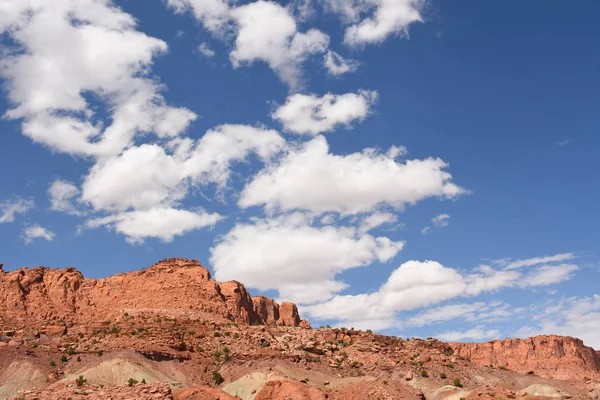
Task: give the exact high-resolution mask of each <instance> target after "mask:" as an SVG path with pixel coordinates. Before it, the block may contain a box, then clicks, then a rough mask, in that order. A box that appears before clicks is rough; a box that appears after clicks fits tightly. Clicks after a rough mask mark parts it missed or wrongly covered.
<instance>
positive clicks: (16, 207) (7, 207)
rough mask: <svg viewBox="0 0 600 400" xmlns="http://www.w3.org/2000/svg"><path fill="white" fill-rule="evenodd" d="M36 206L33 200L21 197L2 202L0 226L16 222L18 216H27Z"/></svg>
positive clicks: (0, 206)
mask: <svg viewBox="0 0 600 400" xmlns="http://www.w3.org/2000/svg"><path fill="white" fill-rule="evenodd" d="M34 206H35V203H34V202H33V200H31V199H23V198H20V197H14V198H12V199H10V200H5V201H3V202H0V224H3V223H8V222H14V221H15V217H16V215H17V214H26V213H27V212H29V210H31V209H32V208H33V207H34Z"/></svg>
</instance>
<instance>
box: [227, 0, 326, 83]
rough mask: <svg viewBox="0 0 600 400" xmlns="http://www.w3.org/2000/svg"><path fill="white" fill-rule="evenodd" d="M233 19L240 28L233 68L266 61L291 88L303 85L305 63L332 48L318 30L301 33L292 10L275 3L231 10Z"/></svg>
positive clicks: (231, 57) (254, 4) (232, 53)
mask: <svg viewBox="0 0 600 400" xmlns="http://www.w3.org/2000/svg"><path fill="white" fill-rule="evenodd" d="M231 16H232V17H233V19H235V21H236V24H237V27H238V30H237V38H236V40H235V47H234V49H233V51H232V52H231V53H230V55H229V56H230V59H231V62H232V64H233V66H234V67H239V66H240V65H242V64H251V63H253V62H254V61H264V62H266V63H267V64H268V65H269V67H271V69H273V70H274V71H275V72H276V73H277V75H278V76H279V78H280V79H281V80H282V81H284V82H285V83H287V84H288V85H289V86H290V88H292V89H297V88H298V87H299V85H300V79H301V77H302V71H301V65H302V63H303V62H304V61H305V60H306V59H307V58H308V57H309V56H311V55H314V54H320V53H324V52H325V51H326V50H327V47H328V46H329V37H328V36H327V35H325V34H324V33H322V32H321V31H319V30H316V29H311V30H309V31H307V32H306V33H302V32H298V30H297V26H296V21H295V20H294V17H293V16H292V15H291V14H290V12H289V10H287V9H286V8H284V7H282V6H280V5H278V4H275V3H271V2H267V1H262V0H259V1H256V2H254V3H250V4H246V5H243V6H240V7H237V8H235V9H232V10H231Z"/></svg>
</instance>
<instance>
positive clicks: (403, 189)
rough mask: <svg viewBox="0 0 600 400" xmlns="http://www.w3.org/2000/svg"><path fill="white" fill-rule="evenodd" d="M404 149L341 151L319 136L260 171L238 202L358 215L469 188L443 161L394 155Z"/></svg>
mask: <svg viewBox="0 0 600 400" xmlns="http://www.w3.org/2000/svg"><path fill="white" fill-rule="evenodd" d="M401 153H402V149H400V148H395V147H394V148H392V149H390V151H388V153H387V154H380V153H379V152H377V151H376V150H374V149H366V150H364V151H363V152H361V153H353V154H349V155H346V156H338V155H334V154H331V153H329V147H328V144H327V141H326V140H325V138H324V137H322V136H317V137H316V138H314V139H313V140H311V141H310V142H308V143H306V144H305V145H304V146H303V147H301V148H300V149H297V150H295V151H291V152H290V153H289V154H288V155H287V156H286V157H284V158H282V159H281V160H280V161H279V162H278V163H275V164H271V165H269V166H268V167H267V168H265V169H264V170H263V171H261V172H260V173H259V174H258V175H257V176H255V177H254V178H253V180H252V181H251V182H250V183H249V184H248V185H247V186H246V187H245V188H244V190H243V191H242V194H241V197H240V200H239V205H240V206H241V207H243V208H246V207H251V206H255V205H263V204H264V205H265V207H266V209H267V210H277V209H280V210H294V209H299V210H309V211H311V212H314V213H325V212H338V213H342V214H357V213H364V212H371V211H374V210H376V209H377V208H378V207H379V206H381V205H389V206H392V207H394V208H396V209H402V207H403V206H404V205H405V204H407V203H408V204H414V203H416V202H418V201H420V200H423V199H426V198H429V197H440V198H454V197H457V196H459V195H461V194H463V193H466V191H465V189H463V188H461V187H460V186H458V185H456V184H454V183H453V182H452V181H451V179H452V176H451V175H450V174H449V173H448V172H446V171H445V168H446V167H447V166H448V165H447V164H446V163H445V162H444V161H442V160H440V159H437V158H428V159H424V160H409V161H406V162H399V161H397V160H396V159H395V157H397V156H398V155H399V154H401Z"/></svg>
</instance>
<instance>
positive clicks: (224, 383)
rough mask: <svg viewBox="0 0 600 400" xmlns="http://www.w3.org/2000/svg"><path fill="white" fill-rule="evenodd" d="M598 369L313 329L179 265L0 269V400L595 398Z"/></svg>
mask: <svg viewBox="0 0 600 400" xmlns="http://www.w3.org/2000/svg"><path fill="white" fill-rule="evenodd" d="M599 360H600V358H599V354H598V352H597V351H595V350H594V349H592V348H590V347H587V346H585V345H584V343H583V342H582V341H581V340H579V339H575V338H570V337H561V336H537V337H533V338H528V339H506V340H502V341H491V342H488V343H443V342H440V341H438V340H436V339H428V340H421V339H411V340H408V339H407V340H404V339H401V338H397V337H389V336H382V335H377V334H373V333H371V332H370V331H366V332H365V331H359V330H354V329H345V328H339V329H338V328H328V327H327V328H325V327H322V328H319V329H313V328H311V327H310V325H309V324H308V322H307V321H305V320H302V319H301V318H300V315H299V313H298V308H297V307H296V305H295V304H293V303H287V302H283V303H281V304H279V303H278V302H276V301H275V300H273V299H270V298H267V297H262V296H254V297H252V296H251V295H250V293H248V291H247V290H246V288H245V287H244V285H243V284H241V283H240V282H237V281H230V282H224V283H220V282H217V281H215V280H213V279H212V278H211V275H210V272H209V271H208V270H207V269H206V268H204V267H202V266H201V264H200V263H199V262H198V261H193V260H187V259H181V258H173V259H166V260H162V261H160V262H158V263H156V264H155V265H153V266H151V267H149V268H146V269H142V270H139V271H135V272H129V273H123V274H118V275H115V276H111V277H108V278H103V279H86V278H84V277H83V275H82V274H81V273H80V272H79V271H77V270H76V269H75V268H66V269H51V268H45V267H37V268H23V269H18V270H15V271H12V272H5V271H4V270H2V268H1V267H0V399H4V398H7V399H12V398H17V399H39V400H50V399H65V400H66V399H73V400H75V399H106V398H110V399H114V400H116V399H141V400H146V399H173V400H193V399H196V400H204V399H206V400H208V399H210V400H215V399H222V400H232V399H243V400H268V399H274V400H283V399H288V400H289V399H292V400H322V399H328V400H329V399H337V400H348V399H355V400H362V399H366V400H370V399H372V400H375V399H377V400H380V399H381V400H386V399H387V400H392V399H436V400H437V399H454V400H460V399H461V398H464V399H507V398H517V397H518V398H523V399H527V398H530V399H549V398H571V399H597V398H598V397H599V396H600V361H599Z"/></svg>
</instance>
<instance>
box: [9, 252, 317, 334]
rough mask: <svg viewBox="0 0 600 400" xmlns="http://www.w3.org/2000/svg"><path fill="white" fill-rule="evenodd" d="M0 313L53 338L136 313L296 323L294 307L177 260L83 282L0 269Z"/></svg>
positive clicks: (64, 275) (50, 272) (66, 272)
mask: <svg viewBox="0 0 600 400" xmlns="http://www.w3.org/2000/svg"><path fill="white" fill-rule="evenodd" d="M0 309H1V310H5V311H4V312H3V313H1V314H0V322H1V323H2V325H3V326H5V327H10V328H19V327H23V326H27V325H36V326H38V327H39V326H40V325H41V326H44V325H46V326H47V327H48V330H49V331H53V332H55V333H60V331H62V330H64V325H66V324H69V323H86V322H99V321H104V320H109V319H111V318H114V317H115V316H118V315H123V313H128V314H130V315H135V314H136V313H141V312H146V313H147V312H150V313H156V314H161V315H165V316H169V317H172V318H177V317H178V316H184V315H185V316H187V317H189V318H195V319H207V320H215V321H216V322H223V321H234V322H237V323H243V324H255V323H258V324H277V325H292V326H298V325H300V323H301V320H300V317H299V315H298V309H297V307H296V305H295V304H292V303H283V304H282V305H281V306H279V305H278V304H277V302H275V301H274V300H272V299H268V298H266V297H257V298H255V299H253V298H252V297H251V296H250V294H249V293H248V291H247V290H246V288H245V287H244V285H242V284H241V283H240V282H237V281H230V282H225V283H219V282H217V281H215V280H213V279H212V278H211V276H210V272H209V271H208V270H207V269H206V268H204V267H202V266H201V265H200V263H199V262H198V261H194V260H187V259H182V258H171V259H166V260H162V261H160V262H158V263H156V264H155V265H153V266H151V267H149V268H146V269H143V270H140V271H135V272H130V273H124V274H118V275H115V276H111V277H108V278H104V279H85V278H84V277H83V275H82V274H81V273H80V272H79V271H77V270H76V269H75V268H66V269H62V270H56V269H50V268H45V267H37V268H33V269H31V268H23V269H20V270H17V271H14V272H10V273H6V272H4V271H3V270H2V269H1V268H0ZM306 324H307V323H306V322H303V326H306Z"/></svg>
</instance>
